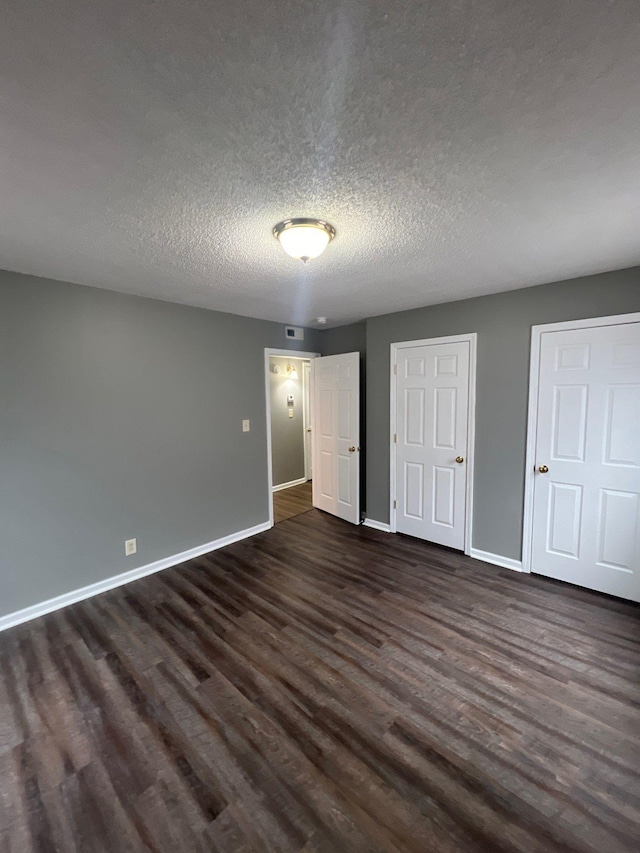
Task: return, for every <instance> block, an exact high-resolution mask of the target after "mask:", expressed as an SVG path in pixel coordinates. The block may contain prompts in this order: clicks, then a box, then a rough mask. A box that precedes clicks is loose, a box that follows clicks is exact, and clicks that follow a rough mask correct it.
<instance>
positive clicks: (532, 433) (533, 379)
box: [522, 312, 640, 573]
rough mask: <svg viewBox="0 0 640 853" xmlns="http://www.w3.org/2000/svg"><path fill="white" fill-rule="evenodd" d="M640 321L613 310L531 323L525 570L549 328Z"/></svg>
mask: <svg viewBox="0 0 640 853" xmlns="http://www.w3.org/2000/svg"><path fill="white" fill-rule="evenodd" d="M625 323H640V313H638V312H636V313H633V314H614V315H612V316H610V317H591V318H589V319H587V320H564V321H563V322H561V323H544V324H542V325H540V326H532V327H531V356H530V362H529V409H528V414H527V444H526V453H525V468H524V472H525V473H524V514H523V519H522V571H523V572H529V573H530V572H531V570H532V566H531V563H532V550H533V491H534V485H535V477H534V467H535V462H536V439H537V428H538V393H539V390H540V346H541V344H542V335H544V334H545V333H546V332H566V331H571V330H574V329H594V328H597V327H598V326H622V325H624V324H625Z"/></svg>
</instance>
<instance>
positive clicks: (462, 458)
mask: <svg viewBox="0 0 640 853" xmlns="http://www.w3.org/2000/svg"><path fill="white" fill-rule="evenodd" d="M456 462H457V463H458V465H462V463H463V462H464V456H456Z"/></svg>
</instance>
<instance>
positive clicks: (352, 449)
mask: <svg viewBox="0 0 640 853" xmlns="http://www.w3.org/2000/svg"><path fill="white" fill-rule="evenodd" d="M356 450H360V448H359V447H350V448H349V453H355V452H356Z"/></svg>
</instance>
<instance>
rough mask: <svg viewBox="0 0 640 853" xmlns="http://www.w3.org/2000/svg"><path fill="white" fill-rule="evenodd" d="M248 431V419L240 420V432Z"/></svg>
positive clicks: (249, 426)
mask: <svg viewBox="0 0 640 853" xmlns="http://www.w3.org/2000/svg"><path fill="white" fill-rule="evenodd" d="M250 431H251V424H250V422H249V421H248V420H246V421H242V432H250Z"/></svg>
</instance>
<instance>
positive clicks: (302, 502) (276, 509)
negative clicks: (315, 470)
mask: <svg viewBox="0 0 640 853" xmlns="http://www.w3.org/2000/svg"><path fill="white" fill-rule="evenodd" d="M312 508H313V505H312V503H311V480H309V481H308V482H307V483H302V484H301V485H300V486H291V488H290V489H282V491H281V492H274V493H273V520H274V523H275V524H278V523H279V522H280V521H285V520H286V519H287V518H295V516H296V515H302V513H303V512H309V510H310V509H312Z"/></svg>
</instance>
